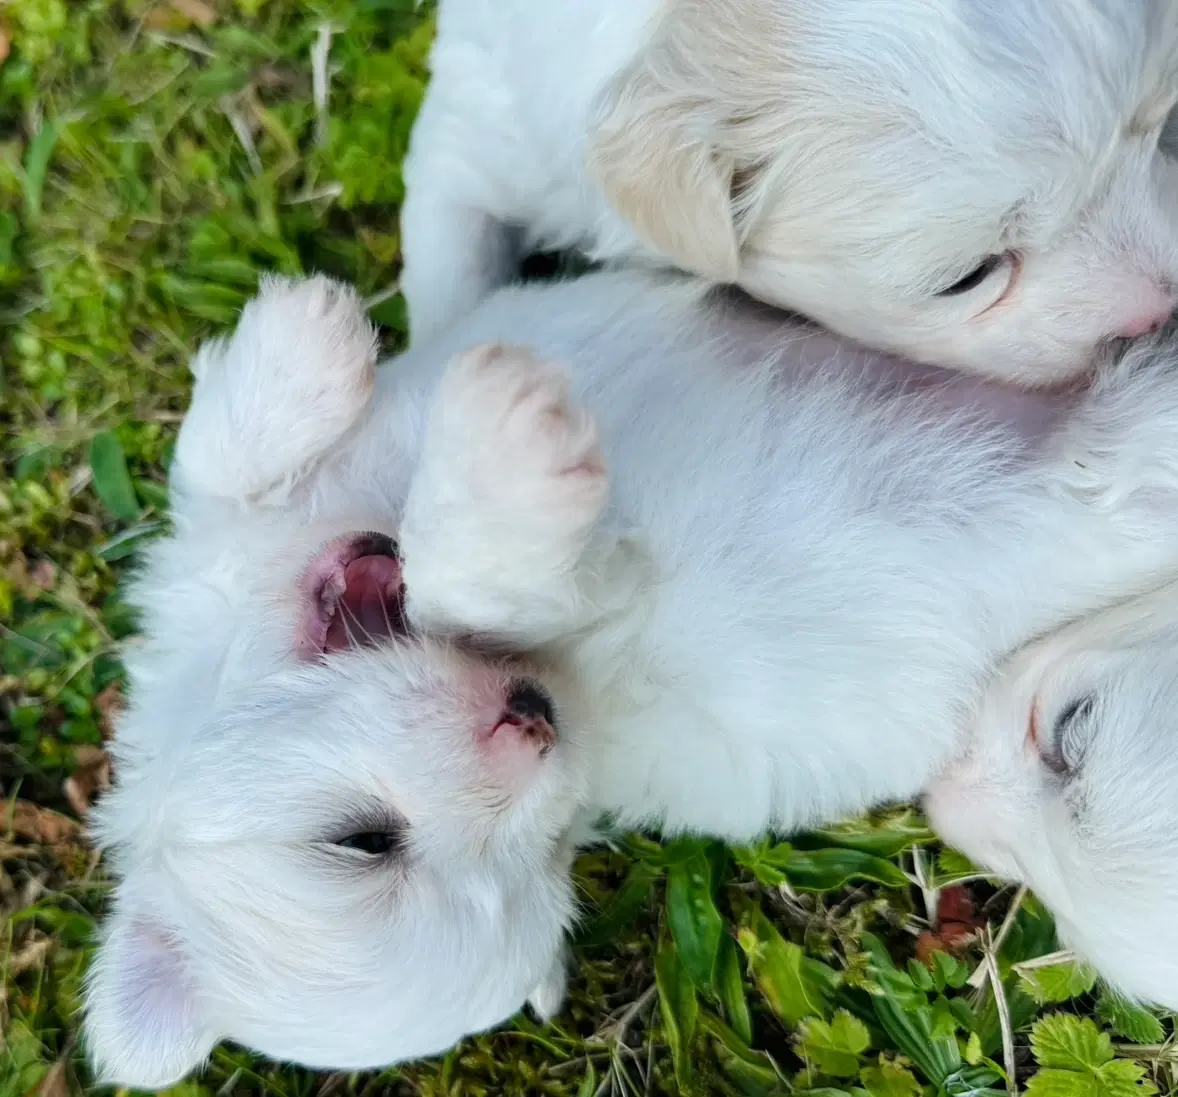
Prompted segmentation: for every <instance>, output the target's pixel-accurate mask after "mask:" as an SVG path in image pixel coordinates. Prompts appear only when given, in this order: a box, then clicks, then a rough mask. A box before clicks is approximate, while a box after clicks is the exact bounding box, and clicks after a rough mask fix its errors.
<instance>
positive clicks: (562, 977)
mask: <svg viewBox="0 0 1178 1097" xmlns="http://www.w3.org/2000/svg"><path fill="white" fill-rule="evenodd" d="M568 988H569V958H568V953H567V950H566V949H564V948H562V949H561V950H560V951H559V952H558V953H557V954H556V959H555V960H553V962H552V968H551V970H549V972H548V974H547V975H546V976H544V979H543V981H542V982H541V983H540V985H539V986H538V987H536V989H535V990H534V991H532V993H531V994H530V995H529V996H528V1005H529V1006H530V1007H531V1008H532V1012H533V1013H535V1015H536V1017H537V1018H538V1019H539V1020H540V1021H542V1022H544V1023H545V1024H547V1023H548V1022H549V1021H551V1020H552V1018H553V1017H555V1016H556V1015H557V1014H558V1013H559V1012H560V1008H561V1006H563V1005H564V998H565V994H566V992H567V991H568Z"/></svg>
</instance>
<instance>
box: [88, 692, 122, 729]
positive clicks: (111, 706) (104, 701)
mask: <svg viewBox="0 0 1178 1097" xmlns="http://www.w3.org/2000/svg"><path fill="white" fill-rule="evenodd" d="M123 707H124V706H123V687H122V686H121V685H120V684H119V683H118V682H111V684H110V685H109V686H107V687H106V689H104V690H102V691H101V692H100V693H99V694H98V696H97V697H95V698H94V711H95V712H96V713H97V714H98V730H99V731H100V732H102V737H103V738H104V739H113V738H114V737H115V724H117V723H118V720H119V717H120V716H122V715H123Z"/></svg>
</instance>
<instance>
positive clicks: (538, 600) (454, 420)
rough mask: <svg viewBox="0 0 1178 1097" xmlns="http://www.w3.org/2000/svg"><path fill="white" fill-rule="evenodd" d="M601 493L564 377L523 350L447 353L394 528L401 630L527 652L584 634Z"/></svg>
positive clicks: (592, 453) (583, 418)
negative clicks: (408, 624)
mask: <svg viewBox="0 0 1178 1097" xmlns="http://www.w3.org/2000/svg"><path fill="white" fill-rule="evenodd" d="M607 487H608V485H607V478H606V472H605V466H604V463H603V461H602V456H601V451H600V448H599V446H598V436H597V426H596V423H595V422H594V421H593V419H592V418H591V417H590V416H589V415H588V414H587V413H586V412H585V411H584V410H583V409H581V408H580V407H578V406H577V405H576V404H575V403H574V401H573V400H572V398H571V397H570V395H569V386H568V377H567V375H566V374H565V372H564V371H563V369H561V368H560V367H559V366H557V365H555V364H554V363H552V362H547V361H544V360H543V359H540V358H538V357H536V356H535V355H533V354H532V353H531V352H529V351H527V350H524V349H522V348H514V347H504V346H498V345H492V346H482V347H479V348H476V349H475V350H471V351H468V352H466V353H465V354H460V355H458V356H457V357H456V358H455V359H453V360H452V361H451V362H450V364H449V365H448V366H447V368H446V372H445V374H444V375H443V378H442V381H441V384H440V386H439V390H438V394H437V396H436V398H435V403H434V406H433V408H432V409H431V413H430V419H429V422H428V424H427V427H426V435H425V442H424V447H423V452H422V459H421V464H420V466H419V468H418V471H417V473H416V475H415V477H414V480H413V483H412V485H411V487H410V491H409V498H408V502H407V505H406V513H405V519H404V522H403V524H402V527H401V537H400V541H401V551H402V555H403V564H404V573H405V588H406V592H407V597H408V609H409V617H410V620H414V621H417V622H418V623H421V624H426V623H428V624H429V625H431V626H432V627H434V628H441V629H449V630H453V631H470V632H477V633H483V634H490V635H494V636H498V637H502V638H504V639H507V640H510V641H514V642H518V643H522V644H525V645H527V646H531V645H533V644H537V643H541V642H544V641H546V640H550V639H553V638H554V637H555V636H556V635H558V634H560V633H562V632H565V631H568V630H569V629H571V628H574V627H576V626H577V625H578V623H583V621H584V619H585V616H586V614H587V613H589V612H591V611H592V608H593V607H592V605H591V604H590V602H591V601H594V600H593V599H590V598H587V596H586V586H585V583H586V581H587V579H589V578H592V577H595V576H597V575H598V574H600V572H601V570H602V569H599V568H595V569H587V568H584V567H583V566H582V563H583V558H584V557H585V555H586V552H587V550H588V548H589V546H590V542H591V539H592V536H593V533H594V530H595V527H596V525H597V522H598V519H599V517H600V515H601V513H602V510H603V508H604V506H605V502H606V495H607ZM595 562H596V561H595Z"/></svg>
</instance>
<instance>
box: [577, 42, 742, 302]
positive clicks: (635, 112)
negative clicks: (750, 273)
mask: <svg viewBox="0 0 1178 1097" xmlns="http://www.w3.org/2000/svg"><path fill="white" fill-rule="evenodd" d="M685 50H686V47H685V46H684V45H683V44H682V43H680V42H679V41H678V40H677V38H676V37H675V36H671V35H663V36H660V37H659V38H657V39H656V40H655V41H654V42H652V43H651V44H650V45H649V46H647V48H646V49H645V50H644V51H643V52H642V54H641V55H640V56H639V58H638V59H637V61H636V62H635V63H634V64H633V65H631V66H630V67H628V68H627V69H625V70H624V71H623V72H622V73H620V74H619V76H618V77H617V78H616V79H615V80H614V82H613V83H612V85H611V86H610V87H609V88H608V89H607V92H606V96H605V98H604V100H603V101H602V109H601V114H600V116H599V118H598V121H597V123H596V124H595V125H594V127H593V129H592V131H591V133H590V138H589V155H588V168H589V171H590V172H591V173H592V174H593V175H594V176H596V178H597V180H598V182H599V183H600V184H601V185H602V187H603V189H604V190H605V195H606V198H607V199H608V200H609V202H610V204H611V205H612V206H613V207H614V209H616V210H617V212H618V213H620V214H621V215H622V216H623V217H625V218H626V220H628V221H629V222H630V223H631V224H632V225H633V226H634V228H635V230H636V231H637V232H638V234H639V236H641V237H642V238H643V239H644V240H645V241H646V242H647V243H648V244H651V245H653V246H654V247H655V248H657V249H658V250H659V251H661V252H662V253H663V254H664V255H665V256H666V257H667V258H669V259H672V260H674V261H675V262H676V263H677V264H679V265H680V266H681V267H683V268H684V269H686V270H689V271H692V272H694V273H696V274H702V275H705V276H706V277H708V278H714V279H715V280H717V281H720V282H731V281H733V280H734V279H735V278H736V275H737V271H738V269H739V250H740V245H739V241H738V239H737V230H736V225H735V221H734V211H733V205H732V186H733V178H734V175H735V168H736V165H735V162H734V161H733V160H732V158H731V157H728V156H725V155H723V154H722V153H721V152H720V150H719V149H718V148H717V147H716V145H715V143H714V140H713V139H714V138H715V136H716V134H715V131H714V125H715V117H714V115H715V106H714V104H712V103H709V101H708V97H709V94H710V92H711V89H709V88H708V87H707V86H706V85H705V86H703V87H701V86H700V81H699V77H698V76H697V75H695V74H693V73H692V72H691V71H690V70H691V67H692V65H691V62H690V59H689V58H688V57H687V56H685ZM709 130H711V131H712V132H709Z"/></svg>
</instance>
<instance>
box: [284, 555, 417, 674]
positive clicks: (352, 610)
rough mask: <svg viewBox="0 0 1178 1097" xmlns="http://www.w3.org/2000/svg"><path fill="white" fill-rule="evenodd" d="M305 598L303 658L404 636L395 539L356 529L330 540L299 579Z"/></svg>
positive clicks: (299, 644)
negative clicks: (355, 531) (354, 531)
mask: <svg viewBox="0 0 1178 1097" xmlns="http://www.w3.org/2000/svg"><path fill="white" fill-rule="evenodd" d="M299 585H300V589H301V590H302V592H303V595H304V598H305V600H306V601H305V605H304V610H303V615H302V619H301V621H300V625H299V634H298V637H297V640H296V647H297V649H298V651H299V653H300V654H301V655H303V656H304V657H305V658H314V657H315V656H317V655H326V654H330V653H331V652H336V651H345V650H347V649H348V648H353V647H367V646H372V645H374V644H379V643H381V642H383V641H387V640H391V639H395V638H397V637H399V636H404V635H405V634H406V632H407V631H408V626H407V624H406V621H405V583H404V580H403V579H402V577H401V561H400V557H399V556H398V553H397V543H396V542H395V541H394V540H393V539H392V538H391V537H389V536H387V535H386V534H383V533H372V532H364V533H352V534H348V535H347V536H345V537H340V538H337V539H336V540H334V541H332V542H331V543H330V544H328V545H327V547H326V548H324V549H323V550H322V551H321V552H320V553H319V554H318V555H317V556H316V557H315V558H314V559H313V560H312V561H311V562H310V563H309V564H308V565H307V568H306V570H305V571H304V572H303V575H302V579H301V580H300V584H299Z"/></svg>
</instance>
